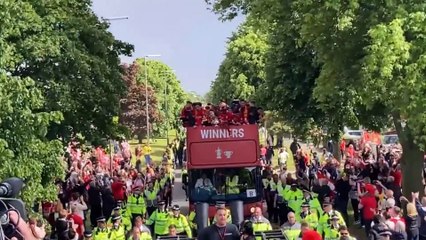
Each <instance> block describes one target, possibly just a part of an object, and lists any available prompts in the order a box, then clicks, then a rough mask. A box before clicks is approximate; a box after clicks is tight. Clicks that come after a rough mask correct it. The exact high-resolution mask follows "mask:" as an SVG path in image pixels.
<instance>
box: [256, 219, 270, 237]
mask: <svg viewBox="0 0 426 240" xmlns="http://www.w3.org/2000/svg"><path fill="white" fill-rule="evenodd" d="M271 230H272V226H271V224H270V223H268V222H253V231H254V232H255V233H257V232H264V231H271ZM261 239H262V237H256V240H261Z"/></svg>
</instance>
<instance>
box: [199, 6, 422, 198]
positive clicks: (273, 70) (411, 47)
mask: <svg viewBox="0 0 426 240" xmlns="http://www.w3.org/2000/svg"><path fill="white" fill-rule="evenodd" d="M207 2H210V4H212V6H213V8H212V9H213V11H215V12H216V13H218V14H220V15H221V17H222V19H232V18H233V17H235V16H236V15H237V14H239V13H243V14H248V15H249V16H251V18H253V19H260V20H261V21H267V22H268V24H269V25H270V26H273V27H272V28H271V29H272V31H271V32H270V34H269V36H268V38H267V44H269V49H270V51H268V55H267V57H266V59H267V60H266V80H265V82H266V84H265V87H266V89H267V90H266V91H265V94H262V95H263V96H264V99H265V101H267V102H269V103H271V104H270V105H269V107H271V108H272V109H273V110H277V111H280V112H282V113H283V114H284V116H285V117H286V119H287V120H290V121H291V123H292V125H294V124H293V123H297V122H300V123H303V122H306V121H307V120H308V119H313V121H314V122H315V123H317V124H320V126H321V127H327V128H332V129H331V130H332V131H331V132H333V133H334V134H333V135H335V134H337V132H338V131H341V130H342V128H343V126H348V125H358V124H362V125H363V126H365V127H367V128H370V129H380V128H382V127H384V126H385V125H386V124H388V123H389V119H391V120H392V122H393V123H394V124H393V125H394V128H395V129H396V130H397V132H398V135H399V137H400V139H401V143H402V146H403V150H404V156H403V161H402V167H403V171H404V174H403V176H404V180H403V182H404V184H403V189H404V191H405V192H406V193H409V192H411V191H417V190H419V189H420V185H421V174H420V173H421V172H420V169H421V168H422V167H421V165H422V164H423V153H422V152H421V151H420V150H421V149H422V148H423V149H424V146H425V143H426V141H425V140H426V137H425V136H426V127H425V126H426V118H424V115H425V113H426V107H425V106H426V105H425V101H426V100H424V99H425V98H424V92H425V88H426V83H425V81H424V78H425V71H424V68H425V63H424V61H423V58H424V55H425V54H426V49H425V46H426V45H425V44H424V41H425V40H424V38H423V37H422V36H423V35H424V34H425V29H424V27H422V26H423V25H424V23H425V21H426V13H425V5H424V2H422V1H410V2H409V3H402V2H392V1H391V2H386V4H385V5H384V4H383V2H382V1H363V0H351V1H349V2H339V1H332V0H326V1H303V0H297V1H287V0H286V1H279V0H264V1H263V0H242V1H240V0H234V1H214V2H213V1H207ZM266 13H267V14H266ZM289 116H290V117H289ZM401 122H406V126H405V127H402V126H404V125H401ZM406 176H407V177H406ZM408 177H410V178H411V180H409V179H408Z"/></svg>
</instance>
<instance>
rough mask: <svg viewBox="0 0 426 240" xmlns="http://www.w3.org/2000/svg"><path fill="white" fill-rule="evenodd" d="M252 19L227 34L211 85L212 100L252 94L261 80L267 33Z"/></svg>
mask: <svg viewBox="0 0 426 240" xmlns="http://www.w3.org/2000/svg"><path fill="white" fill-rule="evenodd" d="M252 23H253V21H250V20H248V21H246V22H245V23H244V24H243V25H241V26H240V27H239V29H238V31H237V32H236V33H234V34H233V36H232V37H231V38H230V40H229V42H228V47H227V53H226V56H225V60H223V62H222V64H221V65H220V67H219V72H218V74H217V78H216V79H215V80H214V81H213V83H212V85H211V90H210V93H209V97H210V98H211V101H212V102H215V103H216V102H219V101H220V100H221V99H228V100H231V99H229V98H237V99H249V98H255V97H256V95H255V94H256V90H257V89H258V88H259V87H260V86H261V84H262V83H263V82H264V79H265V71H264V68H265V53H266V51H267V49H268V45H267V43H266V36H267V35H266V34H265V33H264V32H262V31H260V29H259V28H257V27H256V26H254V25H253V24H252Z"/></svg>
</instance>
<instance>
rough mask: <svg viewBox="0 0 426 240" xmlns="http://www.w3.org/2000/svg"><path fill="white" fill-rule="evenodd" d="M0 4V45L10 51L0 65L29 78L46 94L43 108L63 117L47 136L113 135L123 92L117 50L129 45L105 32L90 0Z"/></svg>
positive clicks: (121, 52) (125, 50)
mask: <svg viewBox="0 0 426 240" xmlns="http://www.w3.org/2000/svg"><path fill="white" fill-rule="evenodd" d="M0 7H1V9H2V13H1V15H0V17H1V19H2V20H1V22H0V25H1V28H2V31H1V32H2V33H3V34H1V35H2V36H1V39H2V40H1V41H2V42H3V44H2V45H0V46H2V47H1V48H2V50H3V49H4V48H5V47H4V46H6V47H8V49H7V50H8V51H7V52H9V53H10V54H9V55H7V56H5V57H4V61H3V62H2V63H1V64H0V66H1V67H2V68H3V69H5V70H6V71H8V72H10V73H11V74H12V75H13V76H19V77H30V78H32V79H33V80H34V81H35V82H36V86H37V87H39V88H40V89H41V90H42V93H43V95H44V96H45V99H46V102H45V105H44V108H43V109H44V110H45V111H48V112H49V111H61V112H62V113H63V116H64V121H62V122H61V123H60V124H52V125H51V126H50V128H49V134H48V136H49V138H51V139H56V138H57V137H61V138H62V139H63V140H64V141H66V140H67V139H69V138H70V136H72V135H74V134H76V133H81V134H82V135H83V136H85V138H86V139H87V140H89V141H90V140H93V139H96V138H100V137H112V136H113V135H115V133H114V130H115V129H116V127H114V125H113V121H112V118H113V117H114V116H117V115H118V110H119V99H120V98H121V95H124V94H125V86H124V84H123V81H122V80H121V68H120V66H119V64H120V58H119V56H120V55H129V54H130V53H131V51H132V46H130V45H128V44H126V43H123V42H121V41H118V40H116V39H115V38H114V36H113V35H112V34H111V33H110V32H108V23H106V22H103V21H100V20H99V19H98V17H97V16H96V15H95V14H94V13H93V11H92V10H91V1H90V0H83V1H80V0H78V1H77V0H71V1H65V0H59V1H35V0H29V1H19V3H16V2H15V1H11V0H6V1H2V3H1V4H0ZM17 16H19V17H17ZM4 44H5V45H4ZM1 52H2V53H3V51H1Z"/></svg>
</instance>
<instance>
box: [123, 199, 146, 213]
mask: <svg viewBox="0 0 426 240" xmlns="http://www.w3.org/2000/svg"><path fill="white" fill-rule="evenodd" d="M127 211H128V213H129V214H142V215H143V214H145V213H146V204H145V199H144V198H143V196H142V195H139V196H138V197H135V196H134V195H133V194H132V195H130V196H129V198H128V199H127Z"/></svg>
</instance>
